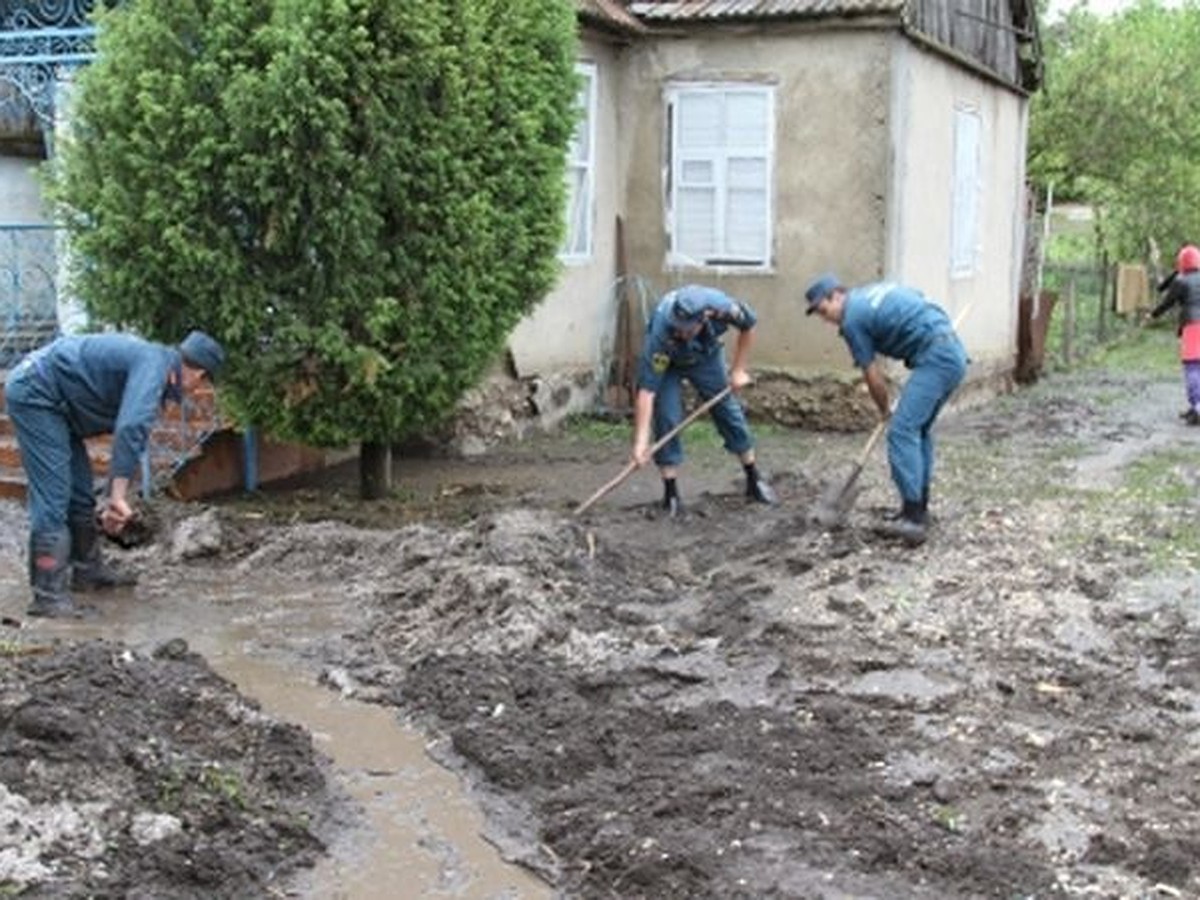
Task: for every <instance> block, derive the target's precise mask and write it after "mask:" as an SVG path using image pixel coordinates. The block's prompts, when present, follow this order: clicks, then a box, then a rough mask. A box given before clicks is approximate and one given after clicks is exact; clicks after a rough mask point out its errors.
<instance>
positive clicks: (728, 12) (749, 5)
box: [629, 0, 905, 22]
mask: <svg viewBox="0 0 1200 900" xmlns="http://www.w3.org/2000/svg"><path fill="white" fill-rule="evenodd" d="M904 3H905V0H633V2H632V3H630V4H629V10H630V12H632V13H634V14H635V15H637V16H639V17H641V18H642V19H643V20H645V21H647V22H656V21H657V22H697V21H719V20H722V19H772V18H800V17H809V16H812V17H816V16H861V15H871V14H879V13H891V14H895V13H899V12H900V11H901V10H902V9H903V8H904Z"/></svg>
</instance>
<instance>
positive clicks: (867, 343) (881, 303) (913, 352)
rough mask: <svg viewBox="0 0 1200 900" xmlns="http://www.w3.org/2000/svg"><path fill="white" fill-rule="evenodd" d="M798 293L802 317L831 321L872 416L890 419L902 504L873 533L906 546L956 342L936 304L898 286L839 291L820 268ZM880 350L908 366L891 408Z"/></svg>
mask: <svg viewBox="0 0 1200 900" xmlns="http://www.w3.org/2000/svg"><path fill="white" fill-rule="evenodd" d="M804 298H805V300H806V301H807V303H808V315H812V314H813V313H817V314H818V315H819V316H820V317H821V318H822V319H824V320H825V321H826V322H828V323H829V324H831V325H836V326H837V328H838V332H839V333H840V334H841V336H842V337H843V338H844V339H845V341H846V344H847V346H848V347H849V348H850V355H851V357H852V358H853V360H854V364H855V365H856V366H857V367H858V368H860V369H862V371H863V378H864V380H865V381H866V385H867V391H868V392H869V393H870V395H871V399H872V400H874V401H875V405H876V407H878V409H879V415H880V416H881V417H882V418H883V419H885V420H889V419H890V420H889V422H888V429H887V446H888V462H889V464H890V466H891V472H892V481H893V482H894V483H895V485H896V488H897V490H898V491H899V492H900V500H901V502H902V506H901V508H900V512H899V515H898V516H896V517H894V518H893V519H891V520H890V521H888V522H886V523H884V524H883V525H882V526H881V527H880V529H879V531H880V532H881V533H882V534H884V535H886V536H888V537H895V538H899V539H900V540H902V541H904V542H905V543H906V544H908V545H910V546H918V545H920V544H923V543H924V542H925V537H926V529H927V520H928V509H929V483H930V480H931V479H932V477H933V423H934V420H936V419H937V416H938V413H939V412H941V410H942V406H943V405H944V404H945V402H946V400H947V399H948V398H949V397H950V395H951V394H952V393H953V392H954V390H955V388H957V387H958V385H959V383H960V382H961V381H962V380H963V376H964V375H965V374H966V371H967V363H968V359H967V353H966V350H965V349H964V347H963V345H962V341H961V340H959V337H958V334H957V333H956V332H955V330H954V325H953V324H952V323H951V321H950V319H949V317H948V316H947V315H946V313H945V311H944V310H943V309H942V308H941V307H940V306H938V305H937V304H936V303H933V302H931V301H930V300H928V299H926V298H925V297H924V296H923V295H922V294H921V293H920V292H919V291H916V290H914V289H912V288H908V287H902V286H901V285H898V284H894V283H890V282H879V283H875V284H867V285H863V286H862V287H858V288H854V289H852V290H847V289H846V288H845V287H844V286H843V285H842V283H841V282H840V281H839V280H838V278H837V276H836V275H830V274H826V275H822V276H821V277H819V278H817V279H816V280H815V281H813V283H812V284H810V285H809V287H808V290H807V291H805V293H804ZM880 356H886V357H890V358H892V359H898V360H902V361H903V362H904V364H905V366H907V367H908V368H909V369H911V370H912V372H911V374H910V375H909V376H908V379H907V381H905V383H904V387H903V389H902V390H901V392H900V397H899V400H898V401H897V402H896V407H895V409H894V410H893V409H892V406H891V396H890V393H889V391H888V386H887V380H886V379H885V378H884V375H883V370H882V366H881V364H880V361H879V357H880Z"/></svg>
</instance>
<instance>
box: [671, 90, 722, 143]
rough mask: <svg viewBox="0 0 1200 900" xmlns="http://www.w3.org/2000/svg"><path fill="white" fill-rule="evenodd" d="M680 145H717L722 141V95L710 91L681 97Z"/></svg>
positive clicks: (679, 107) (679, 106)
mask: <svg viewBox="0 0 1200 900" xmlns="http://www.w3.org/2000/svg"><path fill="white" fill-rule="evenodd" d="M678 109H679V146H680V147H682V148H685V149H694V148H697V147H717V146H719V145H720V143H721V97H720V95H718V94H712V93H708V92H701V93H693V94H683V95H682V96H681V97H680V98H679V105H678Z"/></svg>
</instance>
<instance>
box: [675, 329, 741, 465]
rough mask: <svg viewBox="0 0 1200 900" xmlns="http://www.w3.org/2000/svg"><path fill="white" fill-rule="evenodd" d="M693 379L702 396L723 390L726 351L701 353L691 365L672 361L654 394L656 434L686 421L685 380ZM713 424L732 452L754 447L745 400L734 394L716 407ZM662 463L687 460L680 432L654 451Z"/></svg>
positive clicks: (692, 381)
mask: <svg viewBox="0 0 1200 900" xmlns="http://www.w3.org/2000/svg"><path fill="white" fill-rule="evenodd" d="M685 379H686V380H687V381H690V382H691V383H692V386H693V387H694V388H695V389H696V392H697V393H698V394H699V395H700V398H701V400H708V399H709V398H710V397H712V396H713V395H714V394H718V393H720V392H721V391H722V390H724V389H725V387H726V385H728V384H729V378H728V376H727V375H726V373H725V353H724V351H723V350H717V351H715V352H713V353H710V354H708V355H707V356H702V357H700V358H699V359H698V360H697V361H696V362H694V363H692V364H690V365H679V364H678V363H672V364H671V366H670V368H668V369H667V371H666V372H664V373H663V376H662V382H661V383H660V384H659V387H658V391H657V392H656V393H655V395H654V438H655V440H656V441H657V440H658V439H660V438H661V437H662V436H663V435H664V434H666V433H667V432H668V431H670V430H671V429H672V428H674V427H675V426H676V425H678V424H679V423H680V422H682V421H683V390H682V389H683V382H684V380H685ZM711 415H712V419H713V424H715V425H716V426H717V431H719V432H720V433H721V437H723V438H724V439H725V449H726V450H728V451H729V452H730V453H736V454H739V455H740V454H742V453H745V452H746V451H747V450H750V449H751V448H753V447H754V438H753V437H751V435H750V427H749V425H748V424H747V423H746V414H745V412H744V411H743V410H742V404H741V403H740V402H739V401H738V399H737V397H735V396H734V395H733V394H730V395H729V396H727V397H726V398H725V399H724V400H722V401H721V402H720V403H718V404H717V405H716V406H714V407H713V408H712V412H711ZM654 462H655V463H656V464H657V465H658V466H660V467H661V466H677V465H679V464H680V463H681V462H683V445H682V444H681V443H680V441H679V436H678V435H676V436H675V437H673V438H671V440H669V441H667V443H666V444H664V445H663V447H662V449H660V450H659V451H658V452H657V453H655V454H654Z"/></svg>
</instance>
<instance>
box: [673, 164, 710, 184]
mask: <svg viewBox="0 0 1200 900" xmlns="http://www.w3.org/2000/svg"><path fill="white" fill-rule="evenodd" d="M679 180H680V181H681V182H682V183H683V184H687V185H706V184H712V183H713V164H712V160H710V159H685V160H684V161H683V167H682V168H681V169H680V170H679Z"/></svg>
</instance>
